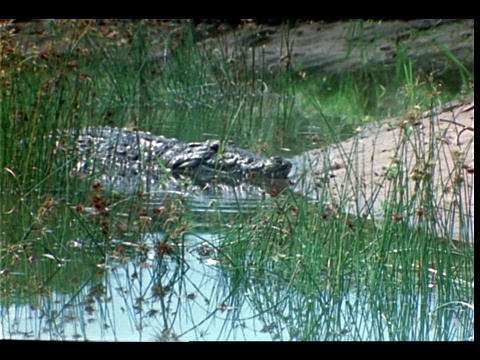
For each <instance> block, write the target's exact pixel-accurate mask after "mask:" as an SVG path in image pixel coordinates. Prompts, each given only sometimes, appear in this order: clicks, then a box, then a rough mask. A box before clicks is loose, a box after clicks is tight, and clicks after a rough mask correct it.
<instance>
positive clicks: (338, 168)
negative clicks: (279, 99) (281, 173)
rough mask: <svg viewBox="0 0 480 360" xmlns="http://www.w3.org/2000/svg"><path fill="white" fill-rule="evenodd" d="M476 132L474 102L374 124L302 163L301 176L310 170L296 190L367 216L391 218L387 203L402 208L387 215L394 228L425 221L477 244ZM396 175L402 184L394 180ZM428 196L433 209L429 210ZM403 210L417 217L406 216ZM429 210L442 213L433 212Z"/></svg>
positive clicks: (302, 159)
mask: <svg viewBox="0 0 480 360" xmlns="http://www.w3.org/2000/svg"><path fill="white" fill-rule="evenodd" d="M473 128H474V102H473V101H471V102H468V103H462V102H459V101H457V102H453V103H450V104H446V105H444V106H442V107H440V108H438V109H436V111H433V112H431V113H426V114H421V115H419V116H414V114H410V115H408V116H405V117H404V118H392V119H388V120H385V121H381V122H379V123H376V124H371V125H370V126H369V128H367V129H365V130H363V131H361V132H359V134H358V135H357V136H356V137H354V138H351V139H349V140H347V141H344V142H341V143H339V144H337V145H333V146H330V147H328V148H325V149H317V150H312V151H310V152H308V153H307V154H305V155H302V156H299V157H296V158H295V159H294V160H295V163H296V164H298V165H300V166H299V169H303V168H306V169H308V170H307V171H305V172H304V174H303V176H304V178H303V181H299V182H298V183H297V188H298V189H299V191H301V192H302V193H309V194H310V195H311V196H318V194H322V192H323V194H324V195H325V196H326V198H327V199H328V200H329V202H330V203H331V204H332V206H334V207H336V206H338V205H340V207H341V208H342V209H343V210H346V211H348V212H351V213H361V214H363V215H365V216H369V217H376V218H378V217H383V216H385V212H384V209H383V206H382V205H383V204H384V203H385V202H387V201H388V202H390V203H399V204H400V206H399V207H398V208H397V209H398V210H397V211H396V212H393V213H391V214H388V216H392V218H393V219H394V220H395V221H408V222H409V223H411V224H413V225H415V224H416V223H418V221H419V220H420V217H426V216H427V217H429V219H433V220H434V223H435V227H436V229H437V230H438V232H439V234H440V235H443V236H446V237H448V238H450V234H452V237H453V239H455V240H465V239H467V238H468V239H469V240H470V241H471V242H472V243H473V242H474V213H475V209H474V183H475V178H474V131H473ZM402 174H403V176H402ZM298 175H300V171H298V174H297V176H298ZM397 175H400V178H403V179H404V180H403V181H401V182H398V181H395V180H394V179H395V178H396V177H397ZM460 184H461V187H459V185H460ZM429 189H431V191H430V190H429ZM428 193H431V194H432V195H433V202H432V203H431V204H432V205H434V206H433V207H431V206H427V205H426V202H428V200H427V198H428V195H427V194H428ZM333 204H335V205H333ZM401 204H404V205H405V206H406V207H408V206H409V205H411V204H413V208H414V209H415V211H414V212H413V213H406V212H405V211H403V210H402V205H401ZM327 206H328V205H327ZM410 208H412V207H410ZM431 208H432V209H436V210H438V211H437V213H430V214H429V213H427V210H426V209H431Z"/></svg>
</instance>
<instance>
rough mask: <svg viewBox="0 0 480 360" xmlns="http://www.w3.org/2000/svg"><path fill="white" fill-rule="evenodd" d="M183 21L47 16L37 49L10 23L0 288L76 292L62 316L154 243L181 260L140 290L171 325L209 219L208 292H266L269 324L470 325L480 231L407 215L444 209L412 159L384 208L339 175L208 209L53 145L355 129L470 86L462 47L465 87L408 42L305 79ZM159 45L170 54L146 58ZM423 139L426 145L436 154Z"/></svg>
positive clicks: (330, 327) (37, 303)
mask: <svg viewBox="0 0 480 360" xmlns="http://www.w3.org/2000/svg"><path fill="white" fill-rule="evenodd" d="M178 29H180V30H178V31H177V32H171V33H168V34H166V33H161V34H160V35H159V34H158V33H155V30H154V28H152V27H150V26H149V25H148V23H147V22H142V21H140V22H135V23H133V24H126V23H123V22H120V23H115V22H112V23H107V24H106V25H100V24H99V23H98V22H82V21H72V22H70V21H64V22H59V21H52V22H50V28H49V34H50V36H51V38H50V42H49V45H48V48H49V49H50V50H49V51H46V52H42V53H41V52H40V51H36V52H34V53H32V54H24V53H23V52H21V51H19V50H18V49H15V48H12V44H13V42H12V36H14V35H8V34H5V33H2V37H1V44H2V50H3V51H2V52H1V58H0V72H1V74H0V76H1V78H2V81H1V82H0V118H1V125H0V165H1V166H0V187H1V188H0V193H1V196H0V209H1V212H0V270H1V271H2V274H1V275H0V276H1V278H0V288H1V289H0V290H1V293H0V304H2V305H3V306H5V307H8V306H15V305H16V306H20V305H22V304H27V303H28V304H30V305H32V306H34V307H38V308H42V307H44V306H45V305H44V304H45V299H50V296H51V295H50V294H51V293H52V292H54V291H58V292H61V293H64V294H68V296H69V301H67V302H66V305H61V306H60V308H55V306H53V305H51V304H50V305H49V306H52V308H49V309H46V310H55V314H53V315H52V317H51V318H50V319H51V320H52V319H54V320H55V321H53V322H54V323H56V324H58V325H59V326H61V325H62V324H63V323H62V321H65V322H67V321H66V320H62V319H64V318H63V316H64V315H65V314H66V313H68V311H70V310H69V309H71V308H72V307H73V308H74V309H75V311H78V314H79V315H78V316H79V317H81V316H82V315H81V314H82V310H81V309H82V307H85V309H90V310H91V308H90V307H89V306H90V305H91V306H92V308H93V303H94V302H95V301H92V302H89V301H91V300H92V299H96V301H99V303H97V305H98V304H100V303H101V300H102V299H104V296H105V299H106V298H107V295H106V294H108V292H109V291H112V289H110V288H109V287H108V286H109V284H108V283H107V281H108V280H107V279H108V275H109V268H108V266H110V265H112V264H124V263H130V262H133V263H135V264H138V263H143V260H144V258H145V256H146V255H145V254H146V251H147V250H148V249H150V250H151V247H152V246H157V247H155V249H157V251H160V252H157V253H156V260H155V261H156V262H155V266H154V267H153V269H152V270H151V273H152V274H153V277H154V278H157V279H166V278H167V277H168V276H167V274H169V273H168V271H167V270H168V269H177V270H175V271H174V273H175V275H174V276H173V275H172V277H171V278H169V279H168V281H167V283H168V284H169V285H168V286H167V287H166V288H165V287H159V286H158V284H159V283H160V284H163V283H162V282H157V283H156V284H149V285H148V286H147V287H146V288H148V289H149V290H145V289H143V288H142V289H140V290H139V293H138V294H136V295H138V299H140V300H141V299H145V298H146V297H145V296H146V295H145V294H146V293H147V292H148V291H151V292H152V293H153V294H154V295H153V297H154V298H155V299H162V304H163V305H162V306H164V308H163V311H162V316H163V325H162V326H164V328H165V332H164V334H170V333H171V330H172V327H173V324H174V323H175V321H177V318H176V317H175V316H172V317H171V318H170V316H171V314H170V313H169V311H168V310H167V308H168V307H169V306H170V305H171V304H169V303H168V301H167V300H168V299H170V300H169V301H173V300H172V299H173V296H174V295H173V294H174V293H175V291H176V292H177V293H178V294H183V293H182V291H185V290H182V289H184V288H185V285H181V284H183V283H182V281H188V276H185V274H187V273H188V269H187V268H188V265H187V263H185V262H184V257H185V256H186V254H185V236H186V235H187V234H192V233H193V234H195V233H198V232H199V231H203V230H208V231H211V232H214V233H219V234H221V235H222V237H223V238H224V240H223V242H222V243H220V244H217V243H209V244H208V246H209V247H210V248H211V249H214V251H215V252H218V255H217V257H218V259H219V260H220V267H219V268H220V269H221V271H222V274H221V276H220V277H219V282H220V284H221V285H222V286H219V288H220V289H219V290H218V294H213V293H212V294H210V295H209V296H205V298H207V297H209V298H210V301H211V302H213V300H214V299H215V300H217V298H218V303H220V302H221V300H220V299H226V300H223V301H227V302H228V304H229V305H231V306H233V308H239V309H240V308H241V307H242V306H244V305H245V304H246V303H248V304H249V305H250V306H253V308H255V309H256V311H257V315H256V317H257V318H258V322H259V323H260V324H261V326H262V327H263V332H265V333H269V334H271V337H272V338H273V339H284V340H290V339H293V340H342V339H353V340H364V339H370V340H372V339H373V340H452V339H471V338H472V337H473V308H474V305H473V302H474V295H473V273H474V256H473V248H472V246H470V245H469V244H468V242H467V243H465V244H463V245H461V246H460V245H456V246H452V243H451V241H450V240H451V239H448V238H447V239H438V238H437V236H436V235H437V234H436V232H435V229H434V228H433V225H432V222H431V220H430V219H429V218H428V217H423V218H415V220H414V222H413V224H412V223H411V222H410V223H409V222H408V221H401V220H399V218H398V217H397V218H396V217H395V215H397V214H414V213H416V211H417V210H418V206H419V202H421V205H422V207H424V208H425V212H426V213H429V212H431V213H433V212H435V211H437V204H435V203H434V201H433V200H432V196H431V189H430V188H429V187H428V186H422V188H421V189H418V193H419V197H418V198H417V200H418V201H416V202H415V201H413V202H409V201H407V197H406V195H405V194H404V193H402V191H401V190H402V188H404V187H405V186H406V182H408V181H412V180H411V179H409V178H408V177H407V176H406V174H403V173H401V172H397V173H395V176H394V177H393V178H392V179H391V181H390V183H389V184H390V186H392V188H394V189H396V190H397V191H396V192H394V194H395V196H394V197H392V198H391V199H389V201H388V202H387V203H386V204H385V209H384V211H385V214H386V216H385V218H384V220H379V219H376V220H367V219H366V218H364V217H361V216H352V215H348V214H345V213H343V212H342V211H341V208H340V207H337V205H338V204H332V203H331V201H330V200H331V199H329V198H328V192H327V191H326V190H325V192H324V193H321V194H320V195H321V196H320V199H319V201H317V202H312V201H311V200H310V199H307V198H305V197H302V196H298V194H292V193H286V194H282V195H281V196H278V197H276V198H272V199H269V201H267V202H266V203H265V204H264V205H263V206H259V209H258V210H257V211H252V212H240V213H238V214H234V215H233V216H229V215H228V214H225V213H222V212H221V211H220V210H219V211H217V212H215V211H213V212H211V213H205V214H199V213H194V212H191V211H189V206H188V204H186V203H185V201H183V200H182V199H181V198H178V199H155V198H154V197H150V196H147V195H145V194H140V193H139V194H116V193H113V192H108V191H101V190H94V189H92V188H91V184H90V183H88V182H86V181H82V180H81V179H72V178H71V177H70V175H69V173H70V169H71V167H72V166H73V164H74V162H75V158H74V155H72V154H71V153H70V152H68V151H66V150H65V149H62V148H59V147H58V141H59V139H58V136H57V135H56V130H57V129H71V128H82V127H85V126H90V125H95V126H98V125H109V126H130V127H138V128H139V129H141V130H147V131H152V132H154V133H156V134H164V135H167V136H171V137H178V138H180V139H181V140H184V141H200V140H204V139H207V138H212V137H215V138H218V139H222V140H229V139H232V140H235V141H236V143H237V144H238V145H239V146H241V147H244V148H249V149H252V150H254V151H256V152H261V153H264V154H266V155H272V154H282V155H283V156H287V155H288V156H290V155H294V154H298V153H301V152H303V151H305V150H308V149H311V148H317V147H319V144H322V145H323V144H325V145H326V144H329V143H332V142H334V141H338V140H339V139H344V138H348V137H350V136H351V135H352V134H353V133H354V129H355V127H356V126H357V125H359V124H364V123H365V122H369V121H373V120H376V119H382V118H386V117H391V116H396V115H403V114H405V113H406V112H407V111H412V109H414V110H415V111H423V110H427V109H429V108H431V107H433V106H436V105H437V104H439V103H443V102H446V101H448V100H452V99H458V97H461V96H465V95H469V94H471V93H472V92H473V79H472V74H470V73H469V72H468V70H467V69H466V68H465V67H464V66H463V65H462V64H461V63H459V62H458V60H457V59H455V57H454V56H453V55H452V53H451V52H450V51H449V50H448V49H446V48H445V47H444V46H442V44H440V43H439V46H440V48H441V49H442V50H443V51H444V52H445V55H446V56H447V57H448V58H449V59H450V60H451V61H452V62H453V63H455V64H457V66H458V68H459V72H460V73H461V74H462V75H461V78H462V82H463V87H462V89H463V90H462V89H460V88H451V89H448V90H447V88H448V86H443V85H444V84H442V86H441V84H440V82H439V81H438V79H436V78H435V76H430V74H429V75H426V74H424V73H422V72H421V71H418V70H417V69H416V67H415V64H414V62H413V61H412V59H410V58H409V57H408V56H407V54H406V52H405V49H403V48H401V47H400V46H399V47H398V49H397V64H396V66H395V68H394V73H393V74H392V73H391V72H390V71H387V70H385V69H383V68H377V67H372V66H369V65H368V64H365V66H363V67H361V69H359V70H358V71H355V72H342V73H339V74H331V75H325V74H320V73H311V74H309V75H308V76H307V77H306V78H303V77H299V76H298V74H297V73H296V71H295V69H291V68H290V69H286V70H282V71H281V72H280V73H278V74H276V75H275V76H270V75H269V74H268V72H267V71H265V70H264V67H263V64H261V63H258V62H257V63H256V64H255V66H256V68H257V69H258V70H259V71H258V72H250V71H248V69H247V67H246V65H245V64H239V65H238V64H233V63H231V62H229V61H227V59H226V54H225V53H224V52H223V50H222V49H223V47H222V38H221V37H220V38H219V40H218V41H219V43H218V48H217V49H214V50H213V51H209V50H208V49H204V48H202V47H201V46H199V45H198V44H197V43H195V41H194V39H193V34H192V32H191V28H190V25H189V24H188V23H185V24H183V25H178ZM245 31H248V29H247V30H245ZM361 31H362V24H361V23H358V22H352V23H351V28H350V33H351V36H352V37H353V35H354V34H357V35H358V34H360V38H361ZM67 34H68V35H67ZM153 35H155V36H153ZM151 38H154V39H155V41H148V40H147V39H151ZM285 43H286V48H288V46H289V41H288V30H285ZM352 46H360V47H362V46H365V44H364V42H362V41H359V42H358V45H357V43H355V42H352ZM362 51H368V48H367V47H365V48H363V47H362ZM167 53H168V56H165V57H163V54H167ZM154 54H161V56H160V60H159V61H151V60H150V57H151V56H152V55H154ZM346 60H348V55H347V59H346ZM265 89H268V92H266V91H265ZM465 89H467V93H466V94H465V93H464V92H462V91H465ZM312 128H313V129H314V130H313V131H312V130H311V129H312ZM305 129H307V131H306V130H305ZM52 134H53V135H52ZM283 148H290V149H291V150H292V151H291V152H290V153H282V150H281V149H283ZM433 148H435V147H433ZM425 156H427V157H428V156H430V158H429V159H427V160H426V161H427V162H428V161H430V160H431V159H432V156H433V155H432V154H425ZM399 158H400V159H401V160H402V161H407V160H408V159H402V157H401V153H400V155H399ZM433 158H434V156H433ZM426 184H428V182H426ZM459 186H461V185H459ZM420 194H421V195H420ZM459 194H460V199H463V197H465V198H468V194H465V193H462V189H459ZM463 201H466V199H463ZM327 204H330V205H327ZM212 207H213V208H215V203H212ZM241 208H242V205H241V202H239V209H241ZM95 209H96V210H95ZM205 224H208V227H207V229H205ZM412 225H413V227H412ZM159 232H161V233H164V234H165V237H164V238H163V240H162V242H157V243H156V244H160V245H152V244H150V245H147V244H146V242H145V234H155V233H159ZM465 236H466V235H465ZM126 244H129V245H126ZM169 246H172V248H170V247H169ZM159 249H163V250H159ZM170 250H172V251H175V252H174V255H171V257H172V258H174V259H175V261H174V262H169V260H168V259H170V258H169V256H170V254H169V252H170ZM174 263H175V264H180V265H178V266H179V267H178V268H176V267H175V266H174V265H173V264H174ZM138 271H139V273H140V270H138ZM7 274H13V275H10V276H6V275H7ZM180 279H184V280H180ZM185 279H186V280H185ZM162 281H163V280H162ZM177 282H178V284H180V285H178V286H179V287H178V288H175V283H177ZM132 284H135V281H134V280H133V277H132ZM470 284H472V285H470ZM97 286H98V287H97ZM182 286H183V287H182ZM92 289H93V290H92ZM95 289H104V293H98V292H94V290H95ZM132 289H133V287H132ZM172 289H176V290H175V291H173V290H172ZM200 290H201V289H200ZM200 290H199V292H200ZM132 291H133V290H132ZM245 294H249V296H248V297H246V296H245ZM132 297H133V295H132ZM81 299H83V300H81ZM89 299H90V300H89ZM140 300H138V301H140ZM142 301H144V300H142ZM105 302H107V301H106V300H105ZM163 302H164V303H163ZM135 304H136V305H135V306H137V305H138V302H137V303H135ZM98 306H99V305H98ZM105 306H106V305H105ZM135 306H133V305H132V308H134V309H137V308H136V307H135ZM99 307H100V308H101V306H99ZM212 313H214V312H212ZM229 314H230V315H229V319H230V320H231V321H232V323H234V324H240V323H241V322H242V319H241V317H242V314H241V312H240V311H237V312H235V311H233V312H231V313H229ZM132 316H133V315H132ZM60 320H62V321H60ZM58 321H60V323H58ZM458 323H460V324H461V325H460V326H455V325H456V324H458ZM224 326H226V325H224ZM228 331H229V330H225V331H224V332H225V333H226V334H228ZM199 337H201V336H200V335H199Z"/></svg>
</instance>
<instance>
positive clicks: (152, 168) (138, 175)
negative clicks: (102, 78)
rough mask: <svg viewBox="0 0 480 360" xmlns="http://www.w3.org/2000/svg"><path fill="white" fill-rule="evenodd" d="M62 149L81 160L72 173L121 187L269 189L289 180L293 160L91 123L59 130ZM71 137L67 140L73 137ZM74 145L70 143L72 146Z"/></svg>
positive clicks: (124, 189)
mask: <svg viewBox="0 0 480 360" xmlns="http://www.w3.org/2000/svg"><path fill="white" fill-rule="evenodd" d="M60 138H61V139H62V140H61V143H62V144H63V145H64V146H63V147H64V148H67V149H69V150H73V152H74V154H75V157H76V159H77V161H76V164H75V165H74V167H73V170H72V172H71V175H72V176H74V177H86V176H91V175H93V177H94V178H95V181H97V182H99V183H101V184H102V185H104V186H108V187H111V188H114V189H115V190H117V191H120V192H128V191H134V190H135V189H138V188H139V186H143V189H147V190H149V191H150V190H153V191H154V190H156V189H163V190H165V189H169V190H173V191H184V190H185V188H186V187H187V188H188V189H193V188H194V189H200V190H202V191H205V190H208V189H210V190H211V189H219V188H222V189H224V190H225V189H227V190H228V189H231V188H236V189H237V190H238V189H239V188H240V187H242V186H243V187H247V188H249V190H252V189H255V190H254V191H259V192H262V191H265V189H266V190H267V191H268V190H270V189H271V188H272V185H274V187H275V189H276V190H278V189H277V187H278V184H279V181H280V182H282V184H283V183H284V184H286V181H287V178H288V174H289V172H290V170H291V168H292V163H291V162H290V161H288V160H286V159H283V158H282V157H279V156H274V157H264V156H261V155H258V154H255V153H253V152H250V151H248V150H245V149H241V148H238V147H236V146H235V145H234V144H233V143H232V142H221V141H219V140H206V141H203V142H183V141H180V140H178V139H174V138H167V137H164V136H161V135H154V134H152V133H150V132H144V131H137V130H129V129H126V128H115V127H88V128H85V129H81V130H67V131H63V132H62V133H61V137H60ZM72 140H73V143H72V142H69V141H72ZM69 144H70V145H69Z"/></svg>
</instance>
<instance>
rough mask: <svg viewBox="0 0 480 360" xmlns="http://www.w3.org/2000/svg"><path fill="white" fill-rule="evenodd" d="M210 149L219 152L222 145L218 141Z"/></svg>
mask: <svg viewBox="0 0 480 360" xmlns="http://www.w3.org/2000/svg"><path fill="white" fill-rule="evenodd" d="M210 149H212V150H213V151H215V152H218V149H220V143H219V142H218V141H215V142H214V143H213V144H210Z"/></svg>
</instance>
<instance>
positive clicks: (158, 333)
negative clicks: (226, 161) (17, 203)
mask: <svg viewBox="0 0 480 360" xmlns="http://www.w3.org/2000/svg"><path fill="white" fill-rule="evenodd" d="M163 239H165V235H164V234H160V233H155V234H149V235H147V236H146V239H145V240H146V244H148V248H147V249H148V251H146V252H145V253H144V254H143V255H142V256H141V257H140V258H136V259H132V260H131V261H128V262H125V263H122V262H120V261H118V259H114V258H112V259H110V261H109V263H108V264H107V265H106V268H107V269H108V271H106V272H105V276H104V277H103V278H102V280H101V281H99V282H98V283H92V284H90V283H88V284H84V286H82V287H81V288H80V289H79V292H78V293H76V294H61V293H51V294H45V295H44V296H43V297H42V300H41V303H37V304H35V305H33V304H25V305H21V304H16V305H11V306H2V307H0V316H1V322H0V334H1V337H2V338H3V339H41V340H51V339H62V340H90V341H95V340H97V341H191V340H194V341H195V340H196V341H198V340H212V341H213V340H272V339H278V340H298V339H300V340H302V339H315V340H358V339H362V340H391V339H398V338H399V335H398V332H403V333H404V338H405V339H412V338H418V333H419V329H418V328H417V327H416V325H415V324H417V320H415V319H419V318H420V317H425V316H426V317H428V320H427V321H426V322H425V321H423V322H422V323H427V324H429V326H428V327H426V328H425V329H424V330H421V331H424V332H425V335H424V338H425V339H429V338H431V339H437V338H438V335H437V333H436V332H438V329H439V327H440V328H441V327H442V326H444V325H442V321H445V320H444V319H442V317H439V318H437V315H438V313H437V311H436V309H437V308H438V303H437V293H436V291H435V289H433V290H432V291H429V292H428V293H426V294H407V295H405V294H403V295H402V294H398V297H397V298H395V297H392V296H391V295H389V294H384V295H382V296H381V298H382V299H383V300H382V301H377V300H375V299H374V298H372V300H368V299H369V297H371V294H369V293H368V292H367V291H365V290H363V291H362V290H359V289H352V290H350V291H349V292H348V293H347V294H346V295H345V296H342V297H338V294H337V295H335V294H330V293H329V292H328V291H326V290H325V291H321V292H319V293H318V294H317V295H316V296H314V297H311V298H306V297H305V296H302V295H299V294H292V293H291V292H290V290H289V285H288V284H287V283H282V281H279V279H278V278H275V279H273V281H269V278H268V277H265V276H262V278H261V279H257V280H256V276H255V274H252V276H251V277H250V278H249V280H248V281H249V282H250V283H251V287H250V288H249V290H248V291H244V290H241V291H240V293H239V292H238V284H236V283H235V281H234V279H231V278H229V277H227V276H226V275H225V274H224V273H223V271H222V267H221V264H220V263H219V262H218V257H217V255H218V254H217V249H218V247H217V245H218V244H219V242H221V241H222V238H221V236H219V235H213V234H208V233H202V234H200V233H199V234H193V235H187V236H185V239H184V242H183V243H182V246H181V247H180V248H179V250H178V251H177V252H176V253H175V254H169V252H168V251H165V255H164V256H158V254H159V253H158V251H159V248H158V245H156V244H159V243H162V240H163ZM117 243H118V245H122V246H124V247H135V246H139V245H137V244H133V243H127V242H121V241H117ZM142 246H144V245H142ZM247 276H248V272H247ZM242 291H243V292H242ZM387 302H393V303H395V304H393V308H394V309H395V311H394V313H393V314H392V313H389V312H388V311H386V310H385V309H386V308H390V309H391V308H392V304H389V306H386V303H387ZM425 303H428V304H429V305H428V306H427V309H428V311H427V313H425V306H424V305H425ZM422 304H423V305H422ZM449 308H450V310H449V314H450V315H448V316H450V317H453V318H454V319H456V320H455V321H450V322H448V325H447V326H448V328H445V329H442V331H443V332H444V333H446V334H449V335H448V339H445V340H466V339H468V338H469V336H473V333H472V334H470V335H466V334H465V331H467V333H468V331H470V329H472V330H473V311H470V309H468V308H465V307H463V306H460V305H459V304H450V305H449ZM312 313H314V314H317V316H316V317H314V318H312V317H311V314H312ZM379 314H380V316H379ZM405 314H409V316H410V318H411V320H412V319H413V320H414V323H413V324H410V323H409V322H408V321H407V322H403V321H400V323H401V324H404V325H408V326H405V328H398V327H397V326H398V320H399V318H402V317H403V316H405ZM412 314H413V316H412ZM411 320H410V321H411ZM379 321H380V323H379ZM418 323H420V322H418ZM302 328H310V331H312V329H315V330H314V333H313V334H310V335H305V334H301V333H300V329H302ZM465 329H467V330H465Z"/></svg>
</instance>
